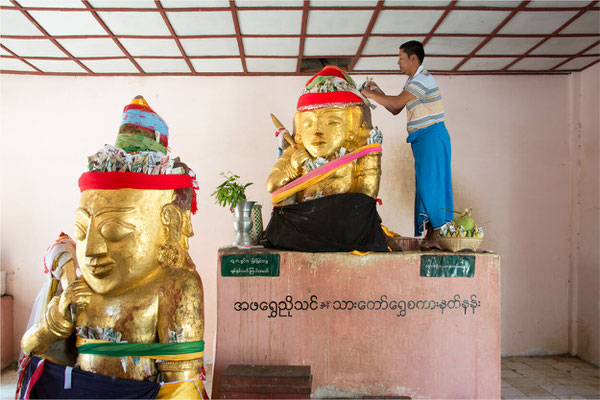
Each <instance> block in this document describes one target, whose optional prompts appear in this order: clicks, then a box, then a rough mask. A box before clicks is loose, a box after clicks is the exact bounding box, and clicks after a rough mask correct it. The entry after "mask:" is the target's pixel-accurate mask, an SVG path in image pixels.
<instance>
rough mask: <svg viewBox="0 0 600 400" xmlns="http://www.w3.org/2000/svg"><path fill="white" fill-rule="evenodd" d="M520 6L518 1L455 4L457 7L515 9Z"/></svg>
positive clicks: (470, 0)
mask: <svg viewBox="0 0 600 400" xmlns="http://www.w3.org/2000/svg"><path fill="white" fill-rule="evenodd" d="M519 4H521V2H520V1H509V0H499V1H494V0H479V1H478V0H460V1H459V2H458V3H456V6H457V7H516V6H518V5H519Z"/></svg>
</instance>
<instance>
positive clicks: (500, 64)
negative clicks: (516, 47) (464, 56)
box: [458, 57, 516, 71]
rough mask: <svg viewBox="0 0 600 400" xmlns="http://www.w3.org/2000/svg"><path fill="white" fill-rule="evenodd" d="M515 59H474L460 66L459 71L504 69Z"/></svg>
mask: <svg viewBox="0 0 600 400" xmlns="http://www.w3.org/2000/svg"><path fill="white" fill-rule="evenodd" d="M515 60H516V57H475V58H470V59H469V60H468V61H467V62H466V63H464V64H463V65H461V67H460V68H459V69H458V70H459V71H492V70H499V69H502V68H504V67H506V66H507V65H508V64H510V63H511V62H513V61H515Z"/></svg>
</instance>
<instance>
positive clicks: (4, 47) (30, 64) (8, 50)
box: [0, 43, 43, 73]
mask: <svg viewBox="0 0 600 400" xmlns="http://www.w3.org/2000/svg"><path fill="white" fill-rule="evenodd" d="M0 48H1V49H3V50H4V51H6V52H7V53H10V54H12V55H13V56H14V57H15V58H17V59H18V60H21V61H23V62H24V63H25V64H27V65H29V66H30V67H31V68H33V69H35V70H36V71H38V72H42V73H43V71H42V70H41V69H39V68H38V67H36V66H35V65H33V64H32V63H30V62H29V61H27V60H26V59H24V58H23V57H21V56H19V55H17V53H15V52H14V51H12V50H10V49H9V48H8V47H6V46H5V45H3V44H2V43H0Z"/></svg>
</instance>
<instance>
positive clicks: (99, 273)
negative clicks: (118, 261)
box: [88, 261, 115, 278]
mask: <svg viewBox="0 0 600 400" xmlns="http://www.w3.org/2000/svg"><path fill="white" fill-rule="evenodd" d="M114 266H115V263H114V261H108V262H104V263H101V264H97V265H88V269H89V271H90V273H91V274H92V275H93V276H94V277H95V278H104V277H105V276H106V275H108V274H109V273H110V271H112V269H113V267H114Z"/></svg>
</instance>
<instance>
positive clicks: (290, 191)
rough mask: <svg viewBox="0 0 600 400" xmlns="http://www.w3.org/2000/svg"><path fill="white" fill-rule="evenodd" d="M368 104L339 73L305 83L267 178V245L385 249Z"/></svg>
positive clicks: (328, 70) (376, 147) (377, 151)
mask: <svg viewBox="0 0 600 400" xmlns="http://www.w3.org/2000/svg"><path fill="white" fill-rule="evenodd" d="M370 106H371V104H370V103H369V101H368V100H367V99H366V98H365V97H364V96H362V94H361V93H360V91H359V90H358V89H357V87H356V86H355V83H354V81H353V80H352V78H350V76H348V74H346V72H344V71H342V70H341V69H339V68H337V67H334V66H327V67H325V68H323V69H322V70H321V71H320V72H319V73H317V74H316V75H315V76H313V77H312V78H311V79H309V80H308V82H307V83H306V86H305V88H304V90H303V93H302V95H301V96H300V98H299V100H298V105H297V108H296V114H295V115H294V138H293V139H292V138H291V137H290V136H289V133H287V131H285V129H284V128H283V126H281V123H279V122H278V120H277V119H276V118H274V119H273V121H274V122H275V124H276V126H277V127H278V128H279V132H282V131H283V134H284V137H286V138H287V141H288V142H289V144H290V145H289V146H288V147H287V148H286V149H285V150H284V151H283V152H282V154H281V156H280V157H279V159H278V160H277V161H276V163H275V165H274V166H273V168H272V169H271V172H270V174H269V177H268V179H267V185H266V187H267V191H269V192H270V193H271V200H272V202H273V205H274V206H275V207H274V209H273V213H272V215H271V220H270V221H269V225H268V226H267V229H266V231H265V237H266V240H267V246H268V247H272V248H277V249H284V250H295V251H353V250H358V251H388V250H389V249H388V246H387V244H386V238H385V235H384V233H383V231H382V228H381V219H380V218H379V215H378V214H377V210H376V198H377V194H378V192H379V180H380V177H381V152H382V148H381V142H382V135H381V132H380V131H379V130H378V129H377V128H373V125H372V123H371V110H370V108H369V107H370Z"/></svg>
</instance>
